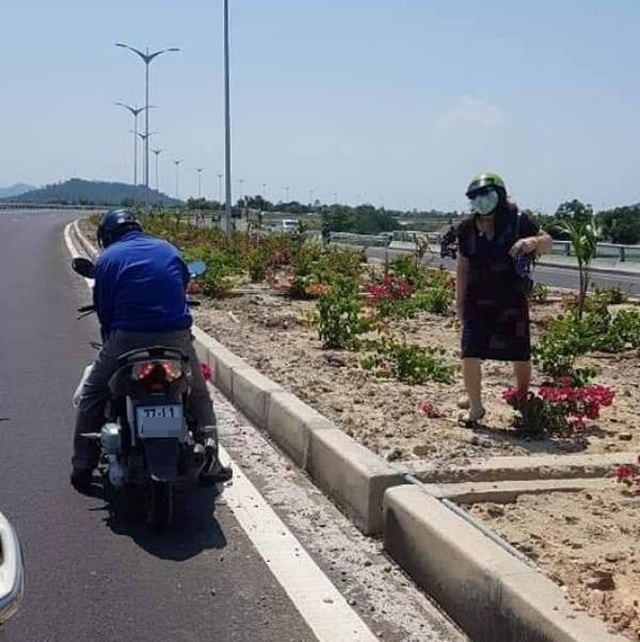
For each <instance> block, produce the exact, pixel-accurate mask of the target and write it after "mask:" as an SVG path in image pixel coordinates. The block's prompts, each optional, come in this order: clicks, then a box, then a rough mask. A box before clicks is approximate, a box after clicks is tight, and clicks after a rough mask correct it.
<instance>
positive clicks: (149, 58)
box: [116, 42, 180, 205]
mask: <svg viewBox="0 0 640 642" xmlns="http://www.w3.org/2000/svg"><path fill="white" fill-rule="evenodd" d="M116 47H123V48H124V49H128V50H129V51H132V52H133V53H135V54H137V55H138V56H140V58H142V61H143V62H144V64H145V91H144V94H145V108H146V109H145V140H144V185H145V187H146V188H147V189H146V192H145V194H146V193H147V192H148V191H149V65H150V64H151V61H152V60H153V59H154V58H156V57H157V56H159V55H160V54H163V53H166V52H169V51H180V49H179V48H178V47H169V48H168V49H160V50H159V51H154V52H153V53H149V47H147V50H146V53H143V52H142V51H140V50H139V49H136V48H135V47H130V46H129V45H126V44H124V43H122V42H117V43H116ZM146 202H147V197H146V195H145V205H146Z"/></svg>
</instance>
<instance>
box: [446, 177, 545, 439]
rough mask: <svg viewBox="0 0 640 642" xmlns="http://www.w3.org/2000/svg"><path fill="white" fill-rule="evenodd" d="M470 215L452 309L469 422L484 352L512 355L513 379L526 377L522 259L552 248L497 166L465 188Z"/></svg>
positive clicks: (501, 357) (473, 418)
mask: <svg viewBox="0 0 640 642" xmlns="http://www.w3.org/2000/svg"><path fill="white" fill-rule="evenodd" d="M466 195H467V198H468V199H469V202H470V206H471V216H469V217H468V218H467V219H465V220H464V221H463V222H462V223H461V224H460V226H459V227H458V258H457V278H456V313H457V316H458V318H459V319H460V321H461V322H462V337H461V339H462V340H461V343H462V372H463V379H464V386H465V390H466V393H467V397H468V399H467V401H468V413H467V414H466V416H464V417H463V418H462V419H461V423H462V424H463V425H464V426H466V427H472V426H474V425H475V424H477V422H478V421H480V420H481V419H482V418H483V417H484V415H485V408H484V406H483V405H482V393H481V363H482V361H483V360H484V359H491V360H495V361H511V362H513V369H514V375H515V379H516V386H517V388H518V389H519V390H522V391H527V390H528V389H529V385H530V383H531V339H530V328H529V325H530V324H529V304H528V299H527V293H526V289H527V279H526V278H523V276H522V275H523V274H524V273H523V271H522V269H521V268H522V264H523V263H524V265H525V267H526V263H527V262H528V261H530V260H531V259H532V258H533V257H534V256H536V255H540V254H544V253H547V252H550V251H551V248H552V243H553V242H552V239H551V237H550V236H549V235H548V234H547V233H546V232H544V231H543V230H541V229H540V228H539V227H538V225H536V224H535V223H534V222H533V221H532V220H531V219H530V218H529V217H528V216H526V215H525V214H523V213H520V212H519V211H518V207H517V205H516V204H515V203H513V202H512V201H510V200H509V199H508V198H507V191H506V188H505V184H504V181H503V180H502V178H500V176H498V175H497V174H492V173H484V174H479V175H478V176H476V177H475V178H473V180H472V181H471V183H470V184H469V186H468V187H467V191H466Z"/></svg>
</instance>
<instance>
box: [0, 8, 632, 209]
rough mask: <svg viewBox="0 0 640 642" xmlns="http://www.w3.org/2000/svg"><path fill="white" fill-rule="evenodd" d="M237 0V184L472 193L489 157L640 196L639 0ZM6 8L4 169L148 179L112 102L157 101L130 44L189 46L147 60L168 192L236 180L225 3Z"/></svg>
mask: <svg viewBox="0 0 640 642" xmlns="http://www.w3.org/2000/svg"><path fill="white" fill-rule="evenodd" d="M229 4H230V31H231V136H232V141H231V148H232V172H231V175H232V190H233V198H234V200H235V199H237V198H238V197H239V196H240V195H242V194H257V193H264V194H265V195H266V197H267V198H268V199H269V200H272V201H278V200H285V199H287V198H289V199H294V198H295V199H297V200H300V201H302V202H309V201H310V200H311V199H313V200H315V199H319V200H320V201H322V202H334V201H335V200H337V201H338V202H342V203H350V204H354V203H356V202H368V203H372V204H374V205H376V206H385V207H389V208H402V209H410V208H419V209H425V208H427V209H431V208H433V209H446V210H450V209H461V208H465V207H466V201H465V197H464V191H465V188H466V185H467V184H468V182H469V180H470V179H471V178H472V176H473V175H475V174H476V173H478V172H480V171H485V170H490V171H495V172H498V173H499V174H501V175H502V176H503V178H504V179H505V181H506V183H507V189H508V191H509V193H510V194H511V196H512V197H513V198H514V199H515V200H516V201H517V202H518V204H519V205H520V206H521V207H526V208H532V209H541V210H543V211H546V212H553V211H554V210H555V208H556V207H557V206H558V204H559V203H560V202H562V201H565V200H570V199H573V198H579V199H580V200H582V201H584V202H587V203H591V204H592V205H593V206H594V208H595V209H602V208H605V207H611V206H615V205H624V204H631V203H637V202H640V73H639V72H638V60H640V38H638V33H640V2H638V0H600V1H595V0H535V1H533V0H518V1H516V0H508V1H507V0H483V1H482V2H477V1H475V0H386V1H385V0H229ZM5 5H6V6H4V7H3V12H2V13H3V27H4V28H3V36H2V38H1V39H0V55H1V56H2V61H3V62H2V65H1V66H0V88H1V90H2V94H1V96H2V98H1V100H0V149H1V151H2V153H1V154H0V186H8V185H11V184H13V183H15V182H26V183H29V184H33V185H37V186H40V185H44V184H48V183H54V182H58V181H64V180H67V179H69V178H73V177H78V178H84V179H89V180H109V181H123V182H129V183H131V182H132V181H133V134H132V133H131V132H132V129H133V117H132V115H131V114H130V113H129V112H128V111H127V110H126V109H124V108H122V107H119V106H116V105H115V104H114V103H115V102H118V101H119V102H123V103H126V104H129V105H137V106H143V105H144V102H145V100H144V64H143V62H142V60H141V59H140V58H138V57H137V56H136V55H135V54H133V53H131V52H130V51H127V50H126V49H122V48H118V47H116V46H115V43H116V42H122V43H126V44H128V45H130V46H132V47H136V48H138V49H142V50H144V49H145V48H146V47H149V49H150V51H156V50H160V49H165V48H167V47H179V48H180V51H179V52H176V53H165V54H162V55H160V56H158V57H157V58H156V59H155V60H154V61H153V62H152V63H151V65H150V68H149V69H150V94H151V95H150V104H152V105H154V106H155V108H154V109H152V110H150V131H151V132H152V135H151V136H150V146H151V147H152V148H164V149H165V151H163V152H162V153H161V154H160V156H159V176H158V180H159V187H160V190H161V191H164V192H166V193H168V194H169V195H171V196H175V195H176V193H177V195H178V196H179V197H180V198H186V197H188V196H197V195H198V172H197V169H196V168H198V167H202V168H204V169H203V170H202V171H201V173H200V180H201V182H200V186H201V187H200V189H201V195H202V196H206V197H208V198H215V199H217V198H218V197H219V183H220V181H219V179H218V174H222V173H224V84H223V78H224V75H223V70H224V67H223V64H224V62H223V2H222V0H208V1H206V2H205V1H204V0H181V1H180V2H178V1H177V0H109V2H97V1H95V0H89V1H87V0H56V2H50V1H48V0H47V1H44V0H21V2H6V3H5ZM142 118H143V116H142V117H141V121H140V124H139V126H140V127H141V131H144V122H143V121H142ZM153 132H155V133H153ZM139 157H140V158H139V160H141V157H142V145H140V148H139ZM174 160H181V161H182V162H181V164H180V165H179V166H178V170H177V171H176V165H175V164H174V163H173V162H172V161H174ZM149 170H150V171H149V174H150V176H149V181H150V186H151V187H155V185H156V174H155V156H154V155H153V154H150V159H149ZM138 176H139V179H140V180H141V177H142V166H140V169H139V170H138ZM176 178H177V179H178V180H177V181H176ZM176 183H177V184H176ZM176 189H177V192H176Z"/></svg>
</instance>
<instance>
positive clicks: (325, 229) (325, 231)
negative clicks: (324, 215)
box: [320, 221, 331, 246]
mask: <svg viewBox="0 0 640 642" xmlns="http://www.w3.org/2000/svg"><path fill="white" fill-rule="evenodd" d="M320 233H321V234H322V242H323V243H324V245H325V246H327V245H329V243H331V226H330V225H329V223H328V221H324V222H323V223H322V228H321V230H320Z"/></svg>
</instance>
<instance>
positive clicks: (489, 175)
mask: <svg viewBox="0 0 640 642" xmlns="http://www.w3.org/2000/svg"><path fill="white" fill-rule="evenodd" d="M483 187H495V188H497V189H498V191H500V190H502V191H503V192H504V193H505V194H506V192H507V188H506V187H505V185H504V181H503V180H502V178H500V176H498V174H494V173H493V172H482V174H478V175H477V176H474V177H473V178H472V179H471V182H470V183H469V187H467V191H466V192H465V193H466V195H467V196H469V195H471V194H473V192H476V191H477V190H479V189H482V188H483Z"/></svg>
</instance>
